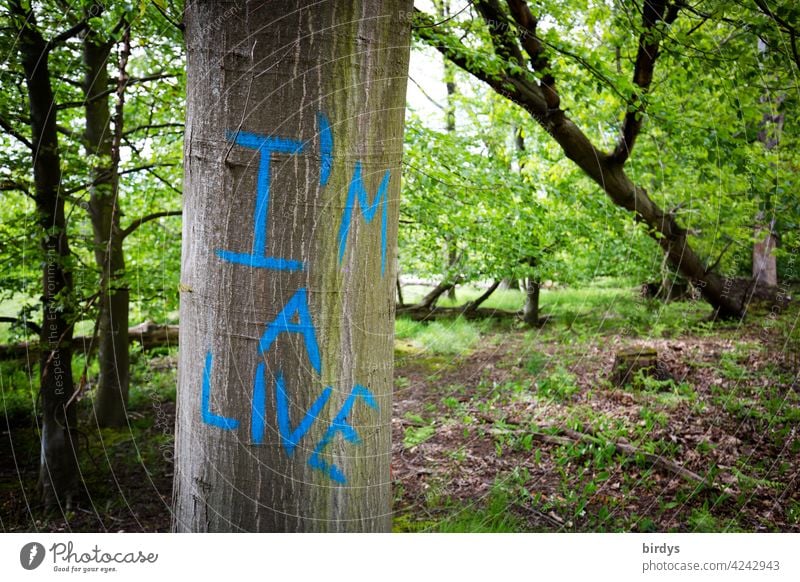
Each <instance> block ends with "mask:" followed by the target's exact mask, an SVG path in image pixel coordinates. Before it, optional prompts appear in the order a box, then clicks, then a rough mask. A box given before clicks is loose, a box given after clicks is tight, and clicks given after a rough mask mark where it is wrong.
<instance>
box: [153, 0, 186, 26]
mask: <svg viewBox="0 0 800 582" xmlns="http://www.w3.org/2000/svg"><path fill="white" fill-rule="evenodd" d="M150 4H152V5H153V6H155V9H156V10H158V11H159V12H160V13H161V16H163V17H164V20H166V21H167V22H169V23H170V24H171V25H172V26H174V27H175V28H177V29H178V30H180V31H181V32H184V31H185V30H186V27H185V26H184V25H183V23H182V22H176V21H174V20H173V19H172V18H170V17H169V15H168V14H167V12H166V11H165V10H164V9H163V8H161V6H159V5H158V2H153V1H152V0H150Z"/></svg>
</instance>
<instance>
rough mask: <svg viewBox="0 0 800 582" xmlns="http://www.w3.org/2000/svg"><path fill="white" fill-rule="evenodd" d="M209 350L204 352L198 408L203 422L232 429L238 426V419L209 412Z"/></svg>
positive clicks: (210, 358)
mask: <svg viewBox="0 0 800 582" xmlns="http://www.w3.org/2000/svg"><path fill="white" fill-rule="evenodd" d="M211 360H212V356H211V352H206V365H205V367H204V368H203V393H202V396H201V399H200V400H201V403H200V409H201V413H202V417H203V422H205V423H206V424H210V425H211V426H216V427H219V428H221V429H222V430H233V429H235V428H236V427H237V426H239V421H238V420H236V419H234V418H226V417H224V416H219V415H218V414H214V413H213V412H211Z"/></svg>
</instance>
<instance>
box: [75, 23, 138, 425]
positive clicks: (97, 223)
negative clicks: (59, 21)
mask: <svg viewBox="0 0 800 582" xmlns="http://www.w3.org/2000/svg"><path fill="white" fill-rule="evenodd" d="M112 46H113V44H112V43H111V42H109V41H106V40H104V39H102V38H100V37H99V35H97V34H95V33H93V32H90V33H88V34H87V35H86V37H85V38H84V45H83V49H84V51H83V58H84V66H85V72H84V94H85V95H86V106H85V108H86V131H85V141H86V150H87V151H86V153H87V154H88V155H89V156H91V158H92V160H93V162H92V186H91V188H90V189H89V194H90V197H89V217H90V219H91V223H92V231H93V233H94V245H95V246H94V255H95V263H96V265H97V268H98V270H99V272H100V301H99V313H98V318H99V322H98V328H97V341H98V354H97V360H98V364H99V368H100V373H99V379H98V382H97V392H96V396H95V400H94V412H95V416H96V419H97V423H98V425H99V426H123V425H124V424H125V423H126V420H127V415H126V407H127V403H128V384H129V377H130V372H129V369H130V365H129V352H128V307H129V291H128V289H127V287H125V285H124V283H122V281H121V277H122V274H123V272H124V270H125V257H124V254H123V246H122V243H123V236H122V231H121V228H120V209H119V174H118V168H119V163H118V162H119V159H118V153H117V152H115V151H114V147H113V146H114V140H113V134H112V132H111V111H110V107H109V101H110V99H109V96H108V94H107V89H108V84H109V76H108V70H107V66H108V61H109V57H110V55H111V48H112ZM115 129H116V128H115ZM119 129H121V128H119Z"/></svg>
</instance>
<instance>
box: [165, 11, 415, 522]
mask: <svg viewBox="0 0 800 582" xmlns="http://www.w3.org/2000/svg"><path fill="white" fill-rule="evenodd" d="M411 9H412V7H411V3H410V2H408V1H405V0H402V1H400V0H392V1H387V2H372V1H368V0H355V1H353V2H337V1H334V0H327V1H323V2H321V3H320V2H311V1H310V0H307V1H305V0H304V1H300V2H297V3H293V4H292V6H291V7H289V6H287V5H286V3H284V2H278V1H272V2H270V1H268V2H263V1H258V2H256V1H248V2H228V3H223V2H215V1H210V0H209V1H199V2H191V3H188V4H187V9H186V19H185V22H186V39H187V50H188V53H187V54H188V58H187V91H188V100H187V119H186V143H185V167H186V174H185V176H186V180H185V190H184V192H185V194H184V213H183V216H184V223H183V258H182V267H181V289H182V294H181V313H180V319H181V325H180V345H181V349H180V360H179V380H178V410H177V420H176V422H177V427H176V438H175V445H176V471H175V486H174V495H173V503H174V512H173V515H174V521H173V528H174V529H175V530H177V531H387V530H389V529H390V525H391V510H390V501H391V491H390V484H391V478H390V475H389V460H390V438H391V393H392V365H393V364H392V357H393V335H394V334H393V329H394V321H393V315H394V292H395V288H394V287H395V260H394V257H395V251H396V238H397V221H398V197H399V187H400V157H401V153H402V144H403V115H404V102H405V85H406V78H407V68H408V56H409V43H410V26H409V18H408V14H409V12H410V10H411Z"/></svg>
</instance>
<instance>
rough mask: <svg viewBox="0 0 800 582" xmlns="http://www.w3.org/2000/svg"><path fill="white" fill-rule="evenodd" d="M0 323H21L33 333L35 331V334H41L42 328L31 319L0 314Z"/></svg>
mask: <svg viewBox="0 0 800 582" xmlns="http://www.w3.org/2000/svg"><path fill="white" fill-rule="evenodd" d="M0 323H11V324H17V325H18V324H22V325H24V326H25V327H27V328H28V329H29V330H31V331H32V332H33V333H35V334H36V335H41V334H42V328H41V327H39V325H38V324H37V323H36V322H34V321H31V320H29V319H20V318H18V317H7V316H0Z"/></svg>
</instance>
